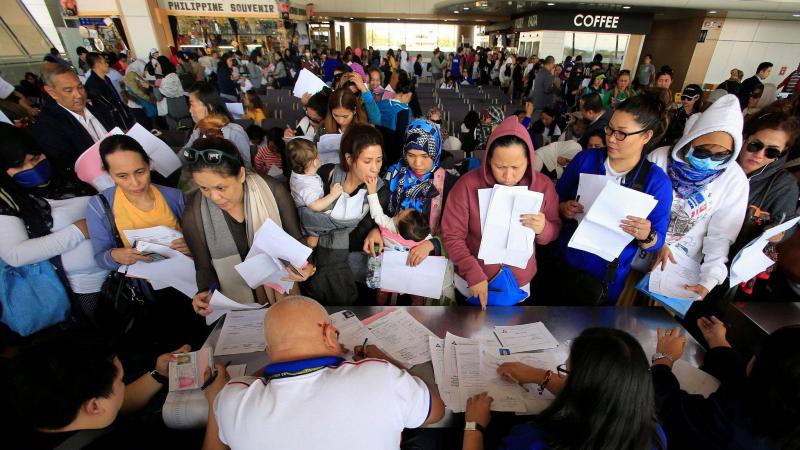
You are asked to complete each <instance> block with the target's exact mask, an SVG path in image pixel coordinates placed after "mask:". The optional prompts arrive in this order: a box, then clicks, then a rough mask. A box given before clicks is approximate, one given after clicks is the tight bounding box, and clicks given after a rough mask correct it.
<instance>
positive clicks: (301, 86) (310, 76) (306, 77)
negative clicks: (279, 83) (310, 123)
mask: <svg viewBox="0 0 800 450" xmlns="http://www.w3.org/2000/svg"><path fill="white" fill-rule="evenodd" d="M326 87H328V86H327V85H326V84H325V82H324V81H322V79H320V78H319V77H318V76H316V75H314V73H313V72H311V71H310V70H308V69H303V70H301V71H300V75H298V76H297V82H295V84H294V89H293V90H292V95H294V96H295V97H297V98H303V95H304V94H306V93H309V94H311V95H314V94H316V93H317V92H319V91H321V90H323V89H324V88H326Z"/></svg>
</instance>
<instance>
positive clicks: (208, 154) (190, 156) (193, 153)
mask: <svg viewBox="0 0 800 450" xmlns="http://www.w3.org/2000/svg"><path fill="white" fill-rule="evenodd" d="M183 157H184V158H186V161H187V162H188V163H190V164H195V163H197V162H199V161H200V160H203V161H205V162H206V163H207V164H213V165H217V164H221V163H222V158H228V159H230V160H231V161H236V162H237V163H238V162H239V160H238V159H237V158H236V157H234V156H231V155H229V154H227V153H225V152H223V151H222V150H217V149H213V148H210V149H208V150H196V149H193V148H191V147H190V148H185V149H183Z"/></svg>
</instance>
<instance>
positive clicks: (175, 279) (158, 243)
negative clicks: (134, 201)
mask: <svg viewBox="0 0 800 450" xmlns="http://www.w3.org/2000/svg"><path fill="white" fill-rule="evenodd" d="M123 233H125V238H126V239H127V240H128V242H130V243H131V244H133V243H134V242H135V243H136V248H137V249H138V250H139V251H141V252H142V253H145V254H152V256H153V257H154V260H153V261H151V262H145V261H137V262H136V263H134V264H131V265H129V266H120V268H119V269H118V271H119V272H122V273H126V272H127V276H129V277H133V278H144V279H146V280H148V281H149V282H150V284H151V285H152V286H153V289H156V290H158V289H164V288H165V287H173V288H175V289H177V290H179V291H181V293H183V295H185V296H187V297H189V298H191V297H193V296H194V295H195V294H197V278H196V271H195V267H194V260H193V259H192V258H190V257H188V256H186V255H184V254H183V253H181V252H179V251H177V250H173V249H171V248H170V247H169V245H170V244H171V243H172V241H174V240H176V239H180V238H182V237H183V234H182V233H181V232H180V231H177V230H174V229H172V228H169V227H165V226H156V227H150V228H140V229H138V230H123ZM156 255H158V256H159V257H160V258H158V259H157V258H156ZM156 259H157V260H156Z"/></svg>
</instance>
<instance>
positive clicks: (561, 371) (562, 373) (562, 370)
mask: <svg viewBox="0 0 800 450" xmlns="http://www.w3.org/2000/svg"><path fill="white" fill-rule="evenodd" d="M556 372H557V373H558V376H559V377H561V378H565V377H566V376H567V375H569V370H567V365H566V364H559V365H558V366H557V367H556Z"/></svg>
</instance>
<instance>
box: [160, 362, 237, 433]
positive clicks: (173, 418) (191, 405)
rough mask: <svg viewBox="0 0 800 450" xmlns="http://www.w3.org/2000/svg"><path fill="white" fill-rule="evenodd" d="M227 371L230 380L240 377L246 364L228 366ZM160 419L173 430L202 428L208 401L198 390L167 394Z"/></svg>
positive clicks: (205, 422)
mask: <svg viewBox="0 0 800 450" xmlns="http://www.w3.org/2000/svg"><path fill="white" fill-rule="evenodd" d="M227 370H228V375H230V377H231V379H233V378H237V377H242V376H244V374H245V371H246V370H247V364H236V365H230V366H228V368H227ZM161 417H162V418H163V419H164V424H165V425H166V426H167V427H169V428H172V429H174V430H190V429H193V428H203V427H205V426H206V424H207V422H208V400H206V397H205V394H203V391H201V390H200V389H193V390H190V391H173V392H169V393H168V394H167V399H166V400H165V401H164V407H163V408H162V409H161Z"/></svg>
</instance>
